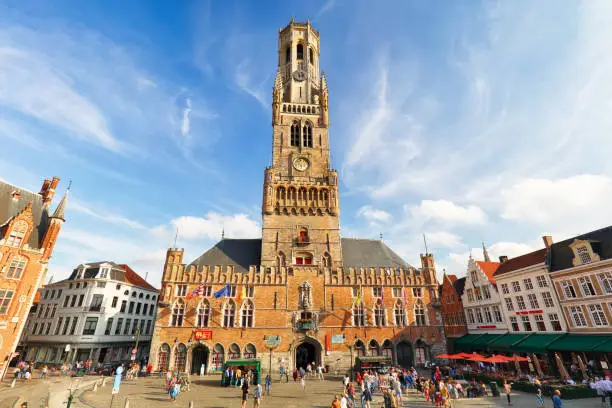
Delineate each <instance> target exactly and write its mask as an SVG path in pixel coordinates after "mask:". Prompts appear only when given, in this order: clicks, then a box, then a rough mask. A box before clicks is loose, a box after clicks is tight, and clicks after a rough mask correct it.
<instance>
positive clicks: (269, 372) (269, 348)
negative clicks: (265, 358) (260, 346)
mask: <svg viewBox="0 0 612 408" xmlns="http://www.w3.org/2000/svg"><path fill="white" fill-rule="evenodd" d="M263 339H264V341H266V340H268V336H264V338H263ZM267 348H268V350H270V362H269V365H268V375H269V376H270V378H272V349H273V348H274V347H272V346H271V345H270V343H268V346H267ZM260 384H261V382H260Z"/></svg>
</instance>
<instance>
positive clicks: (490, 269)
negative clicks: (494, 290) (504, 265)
mask: <svg viewBox="0 0 612 408" xmlns="http://www.w3.org/2000/svg"><path fill="white" fill-rule="evenodd" d="M476 265H478V267H479V268H480V270H481V271H483V272H484V274H485V275H487V278H488V279H489V281H490V282H491V283H492V284H494V285H495V284H497V282H495V278H494V277H493V276H494V275H495V271H496V270H497V268H499V265H500V263H499V262H486V261H476Z"/></svg>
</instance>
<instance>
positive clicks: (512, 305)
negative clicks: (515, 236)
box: [495, 236, 567, 333]
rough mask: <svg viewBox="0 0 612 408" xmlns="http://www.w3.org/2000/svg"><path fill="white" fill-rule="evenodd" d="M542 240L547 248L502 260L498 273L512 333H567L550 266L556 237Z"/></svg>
mask: <svg viewBox="0 0 612 408" xmlns="http://www.w3.org/2000/svg"><path fill="white" fill-rule="evenodd" d="M542 239H543V241H544V245H545V248H543V249H539V250H537V251H534V252H530V253H528V254H525V255H521V256H517V257H515V258H512V259H507V258H506V257H501V258H500V261H501V265H500V266H499V268H497V271H496V272H495V280H496V281H497V288H498V290H499V293H500V296H501V298H502V307H503V308H504V309H505V317H506V325H507V327H508V331H510V332H520V333H531V332H542V333H543V332H550V333H559V332H566V331H567V325H566V323H565V318H564V315H563V312H562V310H561V307H560V303H559V299H558V298H557V293H556V292H555V288H554V286H553V284H552V280H551V279H550V276H549V274H548V269H547V265H546V254H547V251H548V248H549V247H550V245H551V244H552V238H551V237H549V236H545V237H543V238H542Z"/></svg>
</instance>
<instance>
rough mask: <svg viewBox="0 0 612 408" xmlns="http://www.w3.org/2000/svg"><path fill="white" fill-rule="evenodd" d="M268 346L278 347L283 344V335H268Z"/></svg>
mask: <svg viewBox="0 0 612 408" xmlns="http://www.w3.org/2000/svg"><path fill="white" fill-rule="evenodd" d="M267 342H268V347H278V346H280V344H281V336H268V337H267Z"/></svg>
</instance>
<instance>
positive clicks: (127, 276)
mask: <svg viewBox="0 0 612 408" xmlns="http://www.w3.org/2000/svg"><path fill="white" fill-rule="evenodd" d="M102 265H110V267H111V269H110V275H109V279H111V280H115V281H119V282H125V283H127V284H128V285H132V286H138V287H140V288H142V289H146V290H151V291H155V292H157V289H155V287H154V286H152V285H151V284H150V283H149V282H147V281H146V280H144V278H143V277H142V276H140V275H138V274H137V273H136V272H134V270H132V268H130V267H129V266H128V265H126V264H121V265H119V264H117V263H115V262H113V261H101V262H88V263H84V264H81V265H79V266H77V267H76V268H74V270H73V271H72V273H71V274H70V276H69V277H68V278H67V279H64V280H61V281H59V282H54V283H52V285H54V284H57V283H64V282H67V281H72V280H77V274H78V272H79V269H80V268H81V267H83V266H84V267H86V269H85V273H84V274H83V279H95V278H96V276H98V273H99V272H100V267H101V266H102Z"/></svg>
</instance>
